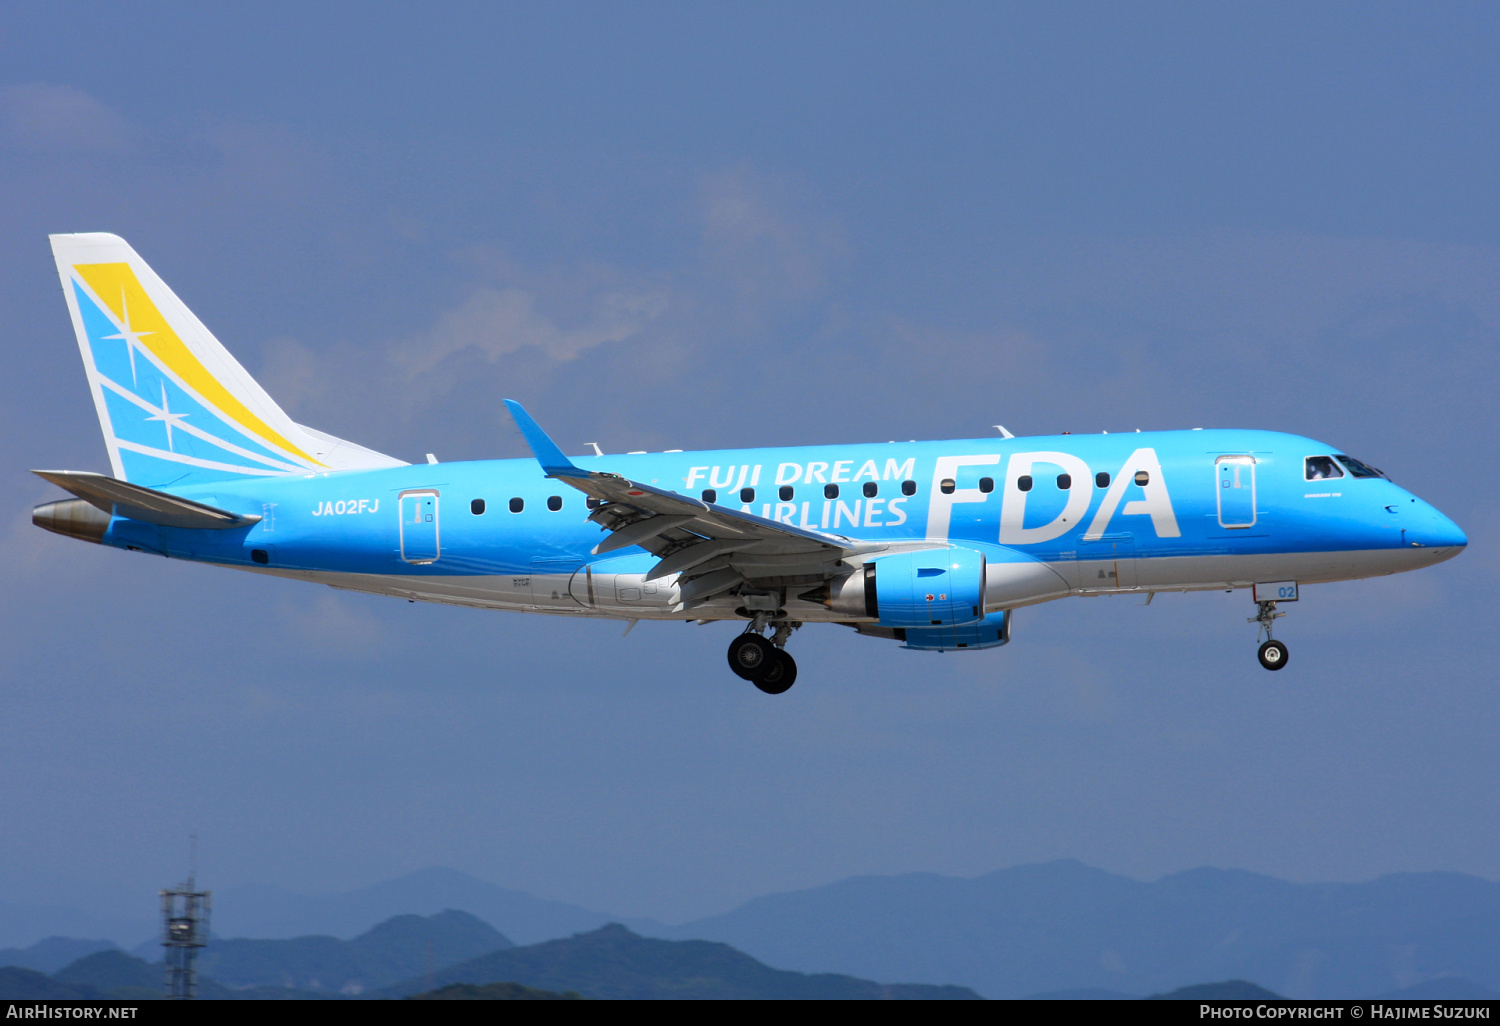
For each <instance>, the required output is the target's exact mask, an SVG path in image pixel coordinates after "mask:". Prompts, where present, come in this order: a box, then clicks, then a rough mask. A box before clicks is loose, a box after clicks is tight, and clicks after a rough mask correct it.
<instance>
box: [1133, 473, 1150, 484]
mask: <svg viewBox="0 0 1500 1026" xmlns="http://www.w3.org/2000/svg"><path fill="white" fill-rule="evenodd" d="M1135 483H1136V484H1138V485H1140V486H1141V487H1142V488H1144V487H1146V486H1147V485H1148V484H1150V483H1151V475H1150V474H1148V473H1146V472H1145V471H1144V470H1137V471H1136V472H1135Z"/></svg>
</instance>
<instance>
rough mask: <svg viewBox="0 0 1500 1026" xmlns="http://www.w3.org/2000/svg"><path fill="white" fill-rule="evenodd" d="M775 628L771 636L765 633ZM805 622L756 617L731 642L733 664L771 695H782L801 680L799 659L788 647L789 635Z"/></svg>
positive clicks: (730, 655)
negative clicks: (787, 649) (763, 633)
mask: <svg viewBox="0 0 1500 1026" xmlns="http://www.w3.org/2000/svg"><path fill="white" fill-rule="evenodd" d="M768 626H769V627H771V628H772V634H771V637H770V638H766V637H764V636H763V635H762V632H763V631H764V630H765V629H766V628H767V627H768ZM801 626H802V624H801V623H799V622H797V621H796V620H777V621H774V622H773V621H768V620H766V619H764V618H763V617H756V618H755V619H754V620H751V621H750V625H749V626H748V627H746V628H745V633H743V634H741V635H740V636H739V637H737V638H735V639H734V640H733V641H731V642H730V643H729V668H730V669H731V670H733V671H734V672H735V674H736V675H738V676H739V677H742V678H744V679H745V680H748V681H749V682H750V683H752V684H754V685H755V686H756V687H758V688H760V690H762V691H764V692H765V693H766V694H768V695H779V694H782V693H783V692H785V691H787V690H788V689H789V688H790V687H791V686H792V685H793V684H795V683H796V682H797V662H796V660H794V659H793V658H792V657H791V656H790V655H789V654H788V653H787V651H786V643H787V639H788V638H790V637H791V636H792V632H793V631H795V630H796V629H797V628H798V627H801Z"/></svg>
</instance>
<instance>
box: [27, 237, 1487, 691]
mask: <svg viewBox="0 0 1500 1026" xmlns="http://www.w3.org/2000/svg"><path fill="white" fill-rule="evenodd" d="M52 250H53V255H54V256H55V258H56V260H57V269H58V273H59V275H60V276H61V278H62V286H63V292H64V294H65V295H66V297H67V303H68V309H69V312H70V313H71V314H72V317H73V327H74V330H75V332H76V334H77V337H78V345H79V349H80V350H81V351H82V353H83V363H84V368H85V370H86V372H87V375H88V380H89V387H90V388H91V390H92V392H93V397H94V405H95V407H96V409H97V411H98V414H99V422H100V424H101V425H102V427H103V430H104V438H105V444H106V446H107V448H108V450H109V460H110V467H111V470H112V474H111V475H110V476H105V475H102V474H94V473H86V472H80V471H44V470H39V471H36V473H38V474H40V475H41V476H42V477H44V478H46V479H47V480H48V481H51V482H53V483H54V484H56V485H58V486H59V487H61V488H63V489H65V490H66V491H68V492H70V493H72V494H73V495H74V496H77V498H72V499H62V500H59V501H57V502H49V503H47V504H45V505H42V506H38V507H37V508H36V509H35V510H34V512H33V514H32V520H33V522H34V523H36V524H37V525H38V526H39V527H43V528H46V529H47V530H49V531H55V532H57V533H59V534H65V535H68V536H70V537H74V538H81V539H84V540H86V541H91V542H96V543H100V544H104V545H113V546H115V547H117V548H124V549H131V550H134V551H140V552H150V553H154V554H156V555H159V556H168V557H171V558H174V559H189V560H196V561H199V562H205V563H214V564H217V565H219V566H226V567H234V568H237V569H241V570H249V571H252V572H255V573H263V574H274V575H277V576H280V577H292V578H297V579H299V580H306V581H314V582H318V583H321V584H327V585H331V586H333V587H335V588H347V589H353V590H357V591H367V592H374V593H377V594H381V595H394V596H398V597H400V598H405V599H409V600H411V601H414V602H415V601H423V602H444V603H449V604H453V605H465V606H478V607H482V608H486V609H505V610H514V611H518V612H530V613H554V614H559V615H564V616H589V617H609V618H614V619H620V620H629V621H636V620H643V619H657V620H697V621H699V622H705V623H706V622H709V621H715V620H730V621H735V622H738V623H743V624H744V630H743V631H742V632H741V633H739V634H738V636H737V637H736V638H735V639H734V641H733V642H732V643H731V644H730V646H729V665H730V668H731V669H732V670H733V671H734V672H735V673H736V674H738V675H739V676H741V677H743V678H745V679H746V680H749V681H751V682H753V683H754V684H755V685H756V686H757V687H758V688H760V689H761V690H762V691H765V692H767V693H770V694H779V693H781V692H784V691H786V689H787V688H789V687H791V686H792V683H793V682H794V681H795V680H796V676H797V667H796V663H795V662H794V661H793V660H792V657H791V656H790V655H789V654H788V653H787V651H786V645H787V641H788V640H789V639H790V637H791V636H792V633H793V632H794V631H796V630H797V629H798V628H800V627H801V626H803V625H804V624H808V623H835V624H842V625H844V626H846V627H849V628H852V629H853V630H854V631H856V632H857V633H859V634H863V635H865V636H867V637H873V638H882V639H886V640H889V641H896V642H900V643H901V644H903V645H904V646H905V647H906V648H909V649H924V650H928V651H933V652H944V651H955V650H971V649H983V648H995V647H997V646H1000V645H1004V644H1006V643H1007V642H1008V641H1009V640H1010V630H1011V614H1012V612H1013V611H1014V610H1016V609H1018V608H1020V607H1022V606H1027V605H1033V604H1035V603H1039V602H1048V601H1051V600H1053V599H1060V598H1065V597H1067V596H1070V595H1105V594H1121V593H1141V594H1145V595H1147V596H1148V601H1149V596H1150V595H1153V594H1154V593H1156V592H1161V591H1204V590H1211V589H1237V588H1245V589H1250V591H1251V596H1252V598H1253V600H1254V602H1255V606H1256V611H1257V612H1256V615H1255V616H1254V617H1251V618H1250V621H1249V622H1251V623H1255V624H1258V625H1259V631H1260V634H1261V636H1262V637H1263V638H1264V639H1265V640H1264V643H1263V644H1261V646H1260V650H1259V658H1260V662H1261V664H1262V665H1263V666H1265V667H1266V668H1267V669H1269V670H1277V669H1280V668H1281V667H1283V666H1285V665H1286V663H1287V647H1286V645H1285V643H1284V642H1282V641H1280V640H1277V639H1274V638H1273V637H1272V626H1273V623H1274V621H1275V620H1276V618H1277V617H1280V616H1282V615H1284V614H1283V613H1282V612H1280V611H1278V609H1277V606H1278V604H1280V603H1285V602H1292V601H1296V600H1297V599H1298V597H1299V595H1298V592H1299V589H1300V587H1301V586H1302V585H1306V584H1313V583H1321V582H1324V581H1344V580H1351V579H1355V578H1362V577H1373V576H1377V575H1381V574H1393V573H1398V572H1400V571H1404V570H1415V569H1417V568H1418V567H1424V566H1430V565H1432V564H1434V563H1440V562H1442V561H1443V560H1445V559H1449V558H1451V557H1453V556H1455V555H1457V554H1458V552H1459V551H1460V550H1462V549H1463V548H1464V546H1465V545H1466V544H1467V543H1468V539H1467V538H1465V536H1464V533H1463V531H1461V530H1460V529H1459V528H1458V526H1457V525H1455V524H1454V523H1453V521H1451V520H1449V519H1448V518H1447V517H1445V516H1444V515H1443V514H1442V513H1440V512H1438V511H1437V510H1436V509H1434V508H1433V507H1432V506H1430V505H1428V504H1427V503H1426V502H1424V501H1422V500H1421V499H1419V498H1417V497H1416V496H1414V495H1412V494H1411V493H1410V492H1407V491H1405V490H1403V489H1402V488H1400V487H1398V486H1397V485H1396V484H1394V483H1392V482H1391V481H1390V480H1388V479H1387V478H1386V476H1385V475H1384V474H1383V473H1381V472H1380V471H1379V470H1376V469H1374V468H1373V467H1371V466H1369V465H1368V464H1365V463H1363V462H1361V461H1359V460H1357V459H1354V458H1353V457H1351V456H1348V455H1345V454H1344V453H1343V452H1341V451H1340V450H1339V449H1338V448H1336V447H1334V446H1330V445H1327V444H1324V443H1323V442H1319V441H1315V440H1313V439H1311V438H1303V437H1299V436H1297V435H1289V434H1282V433H1279V432H1274V431H1248V430H1197V429H1194V430H1191V431H1161V432H1147V433H1140V432H1137V433H1131V434H1099V435H1087V436H1083V435H1060V436H1051V437H1029V438H1017V437H1013V436H1011V435H1010V434H1009V433H1008V432H1005V431H1004V430H1003V429H1001V432H1002V434H1003V435H1004V437H1002V438H993V437H992V438H979V439H959V440H954V441H941V442H887V443H884V444H867V445H813V446H801V447H797V448H789V449H725V450H715V451H708V452H664V453H643V452H642V453H625V454H620V455H615V454H609V455H606V454H604V453H602V452H600V451H598V447H597V446H595V447H594V452H593V453H591V454H587V455H582V456H575V457H571V458H570V457H568V456H565V455H564V454H563V452H562V450H561V449H560V448H559V447H558V445H557V444H556V443H555V442H554V441H553V440H552V438H550V437H549V436H548V435H547V434H546V433H545V432H544V431H543V430H542V428H541V427H540V426H538V424H537V422H536V421H535V420H533V419H532V418H531V417H530V416H529V415H528V414H527V412H526V411H525V410H524V409H522V408H521V406H520V404H519V403H516V402H513V401H510V400H507V401H506V405H507V406H508V407H509V408H510V412H511V415H512V416H513V417H514V418H515V421H516V424H517V426H518V427H519V428H520V430H521V433H522V435H523V436H524V437H525V439H526V441H527V443H528V444H529V446H530V447H531V451H532V453H533V454H534V456H535V459H524V460H483V461H475V462H465V463H439V462H438V461H437V460H436V459H434V458H433V457H431V456H429V457H428V459H427V462H425V463H418V464H407V463H404V462H402V461H401V460H398V459H394V458H392V457H390V456H385V455H382V454H380V453H378V452H374V451H372V450H370V449H367V448H365V447H363V446H360V445H356V444H354V443H352V442H347V441H344V440H343V439H340V438H335V437H333V436H332V435H329V434H326V433H324V432H322V431H317V430H314V429H313V428H309V427H305V426H303V425H301V424H297V423H295V422H294V421H293V420H292V419H291V418H290V417H288V416H287V415H286V413H284V412H283V411H282V409H281V408H280V407H279V406H277V405H276V403H275V402H274V401H273V400H272V399H271V397H270V396H269V395H267V394H266V393H265V392H264V391H263V390H262V389H261V387H260V386H259V385H257V384H256V382H255V381H254V379H252V378H251V377H250V375H249V374H247V373H246V372H245V370H244V368H242V367H241V366H240V365H239V364H238V363H237V362H236V361H235V359H234V358H233V357H232V356H230V354H229V352H228V351H227V350H226V349H225V348H224V347H223V346H222V345H220V344H219V342H218V340H217V339H215V338H214V336H213V335H212V334H210V333H209V331H208V329H207V328H205V327H204V326H203V324H202V323H201V322H200V321H199V320H198V319H197V318H196V317H194V316H193V314H192V313H191V312H189V310H188V308H187V307H186V306H185V305H184V304H183V303H182V301H181V300H179V299H178V298H177V296H176V295H175V294H173V292H172V291H171V290H170V289H169V288H167V286H166V285H165V284H164V283H163V282H162V280H161V279H160V278H158V277H157V276H156V274H155V273H154V272H153V271H152V270H151V268H150V267H148V266H147V265H146V263H145V262H144V261H143V260H141V258H140V257H139V256H137V255H136V253H135V251H134V250H133V249H131V248H130V246H129V245H127V244H126V243H125V241H124V240H123V239H120V238H118V237H117V236H114V235H106V234H87V235H54V236H52Z"/></svg>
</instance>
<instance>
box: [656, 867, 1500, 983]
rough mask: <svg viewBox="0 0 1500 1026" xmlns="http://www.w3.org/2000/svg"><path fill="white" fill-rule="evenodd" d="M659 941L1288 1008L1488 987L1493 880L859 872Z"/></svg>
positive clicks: (1074, 870)
mask: <svg viewBox="0 0 1500 1026" xmlns="http://www.w3.org/2000/svg"><path fill="white" fill-rule="evenodd" d="M663 933H664V934H665V935H666V936H674V937H696V938H703V939H707V940H718V941H723V942H725V943H728V944H732V945H733V946H735V947H736V948H738V949H740V950H741V951H745V952H747V953H749V954H751V955H754V956H755V957H756V958H759V959H762V960H763V961H766V962H768V963H770V964H772V965H783V966H789V967H792V968H795V969H798V970H800V971H802V972H836V973H849V974H853V975H859V976H865V977H870V978H873V979H900V980H916V981H922V982H928V983H947V982H952V983H958V984H962V985H964V986H969V987H973V988H974V989H975V990H977V991H979V993H981V994H983V995H985V996H986V997H993V998H1003V997H1023V996H1026V995H1030V994H1035V993H1038V992H1045V991H1060V990H1074V989H1079V988H1097V989H1103V990H1110V991H1116V992H1126V993H1132V994H1159V993H1165V992H1168V991H1171V990H1175V989H1177V988H1179V987H1183V986H1187V985H1191V984H1194V983H1198V982H1201V981H1203V980H1224V979H1244V980H1253V981H1255V982H1256V983H1258V984H1260V985H1261V986H1264V987H1266V988H1268V989H1270V990H1273V991H1275V992H1277V993H1280V994H1285V995H1287V996H1289V997H1299V998H1300V997H1309V998H1310V997H1322V998H1339V997H1348V998H1355V997H1368V996H1371V995H1378V994H1385V993H1388V992H1391V991H1394V990H1397V989H1400V988H1405V987H1411V986H1413V985H1416V984H1420V983H1423V982H1426V981H1432V980H1437V979H1442V978H1460V979H1463V980H1468V981H1473V983H1474V984H1478V985H1479V986H1481V987H1485V988H1488V989H1490V990H1500V884H1495V883H1490V882H1488V881H1485V880H1481V879H1478V878H1476V877H1472V876H1464V875H1460V874H1456V873H1402V874H1395V875H1392V876H1386V877H1382V878H1380V879H1378V880H1373V881H1370V882H1368V883H1357V884H1295V883H1288V882H1286V881H1282V880H1277V879H1274V878H1272V877H1268V876H1260V875H1257V874H1254V873H1247V872H1241V871H1235V870H1219V869H1197V870H1191V871H1188V872H1184V873H1176V874H1173V875H1171V876H1167V877H1163V878H1162V879H1160V880H1157V881H1153V882H1142V881H1139V880H1132V879H1129V878H1127V877H1123V876H1117V875H1114V874H1111V873H1107V872H1104V871H1103V870H1098V869H1092V868H1089V867H1088V866H1084V865H1082V864H1080V863H1077V862H1071V861H1059V862H1049V863H1044V864H1039V865H1028V866H1017V867H1015V868H1012V869H1004V870H1000V871H998V872H994V873H988V874H986V875H984V876H979V877H974V878H969V879H963V878H956V877H945V876H937V875H932V874H910V875H905V876H886V877H861V878H855V879H850V880H844V881H841V882H839V883H835V884H830V885H828V886H826V887H817V888H811V889H808V890H803V891H796V892H791V893H787V894H776V895H771V896H768V897H764V898H757V899H755V900H753V901H749V902H747V903H745V904H744V905H742V906H740V907H739V908H737V909H735V910H733V911H732V912H729V913H726V914H725V915H722V916H714V917H711V918H708V919H700V920H696V921H694V922H691V923H687V924H684V925H682V926H678V927H672V928H669V929H668V930H665V931H663Z"/></svg>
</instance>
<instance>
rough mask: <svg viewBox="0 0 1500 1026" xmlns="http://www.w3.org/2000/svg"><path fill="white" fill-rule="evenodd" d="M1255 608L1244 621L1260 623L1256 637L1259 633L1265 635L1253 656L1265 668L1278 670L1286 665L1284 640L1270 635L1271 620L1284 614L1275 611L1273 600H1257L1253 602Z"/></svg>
mask: <svg viewBox="0 0 1500 1026" xmlns="http://www.w3.org/2000/svg"><path fill="white" fill-rule="evenodd" d="M1255 608H1256V610H1257V612H1256V614H1255V615H1254V616H1252V617H1251V618H1250V619H1249V620H1248V621H1246V622H1248V623H1255V624H1259V625H1260V630H1259V631H1257V632H1256V637H1259V636H1260V635H1261V634H1264V635H1265V636H1266V640H1265V642H1264V643H1263V644H1262V645H1261V646H1260V651H1258V652H1256V653H1255V656H1256V658H1257V659H1259V660H1260V665H1262V666H1264V667H1265V668H1266V669H1268V670H1279V669H1281V668H1282V667H1283V666H1285V665H1286V660H1287V649H1286V642H1284V641H1276V640H1275V639H1273V638H1272V637H1271V621H1273V620H1275V619H1277V618H1278V617H1283V616H1285V615H1286V614H1285V613H1278V612H1277V611H1276V603H1274V602H1257V603H1255Z"/></svg>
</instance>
